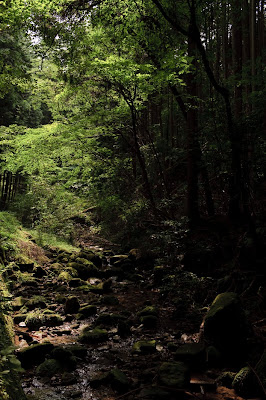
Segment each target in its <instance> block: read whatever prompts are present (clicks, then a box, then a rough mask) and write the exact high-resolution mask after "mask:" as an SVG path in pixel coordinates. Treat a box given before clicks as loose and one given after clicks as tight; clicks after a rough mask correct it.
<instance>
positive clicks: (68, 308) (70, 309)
mask: <svg viewBox="0 0 266 400" xmlns="http://www.w3.org/2000/svg"><path fill="white" fill-rule="evenodd" d="M79 308H80V303H79V300H78V298H77V297H76V296H70V297H69V298H68V299H67V300H66V304H65V314H76V313H77V312H78V310H79Z"/></svg>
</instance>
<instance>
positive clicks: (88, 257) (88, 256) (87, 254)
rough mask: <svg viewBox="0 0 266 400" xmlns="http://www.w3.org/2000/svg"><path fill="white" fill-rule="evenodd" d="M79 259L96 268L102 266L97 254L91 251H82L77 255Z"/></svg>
mask: <svg viewBox="0 0 266 400" xmlns="http://www.w3.org/2000/svg"><path fill="white" fill-rule="evenodd" d="M79 257H80V258H85V259H86V260H88V261H91V262H92V263H93V264H94V265H95V266H96V267H97V268H101V266H102V259H101V257H100V256H99V254H95V253H94V252H93V251H90V250H87V251H86V250H83V251H81V252H80V253H79Z"/></svg>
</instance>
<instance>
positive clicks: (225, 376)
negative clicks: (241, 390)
mask: <svg viewBox="0 0 266 400" xmlns="http://www.w3.org/2000/svg"><path fill="white" fill-rule="evenodd" d="M235 376H236V372H232V371H225V372H223V373H222V374H221V375H219V376H218V378H217V383H218V384H219V385H221V386H225V387H227V388H229V389H232V385H233V381H234V379H235Z"/></svg>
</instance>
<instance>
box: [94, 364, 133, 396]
mask: <svg viewBox="0 0 266 400" xmlns="http://www.w3.org/2000/svg"><path fill="white" fill-rule="evenodd" d="M90 385H91V386H92V387H93V388H97V387H99V386H101V385H110V386H111V387H112V388H113V389H114V390H116V391H118V392H120V393H123V392H126V391H127V390H128V388H129V385H130V383H129V380H128V378H127V377H126V375H125V374H124V372H123V371H121V370H120V369H118V368H114V369H112V370H111V371H108V372H104V373H100V374H97V375H96V376H95V377H93V378H92V379H91V381H90Z"/></svg>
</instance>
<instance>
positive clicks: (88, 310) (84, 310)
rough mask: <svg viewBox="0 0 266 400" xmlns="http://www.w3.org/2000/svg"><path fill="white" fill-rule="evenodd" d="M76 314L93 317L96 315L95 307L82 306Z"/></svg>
mask: <svg viewBox="0 0 266 400" xmlns="http://www.w3.org/2000/svg"><path fill="white" fill-rule="evenodd" d="M78 312H79V314H81V315H83V316H84V317H91V316H92V315H95V314H96V313H97V307H96V306H94V305H88V306H84V307H81V308H80V309H79V311H78Z"/></svg>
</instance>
